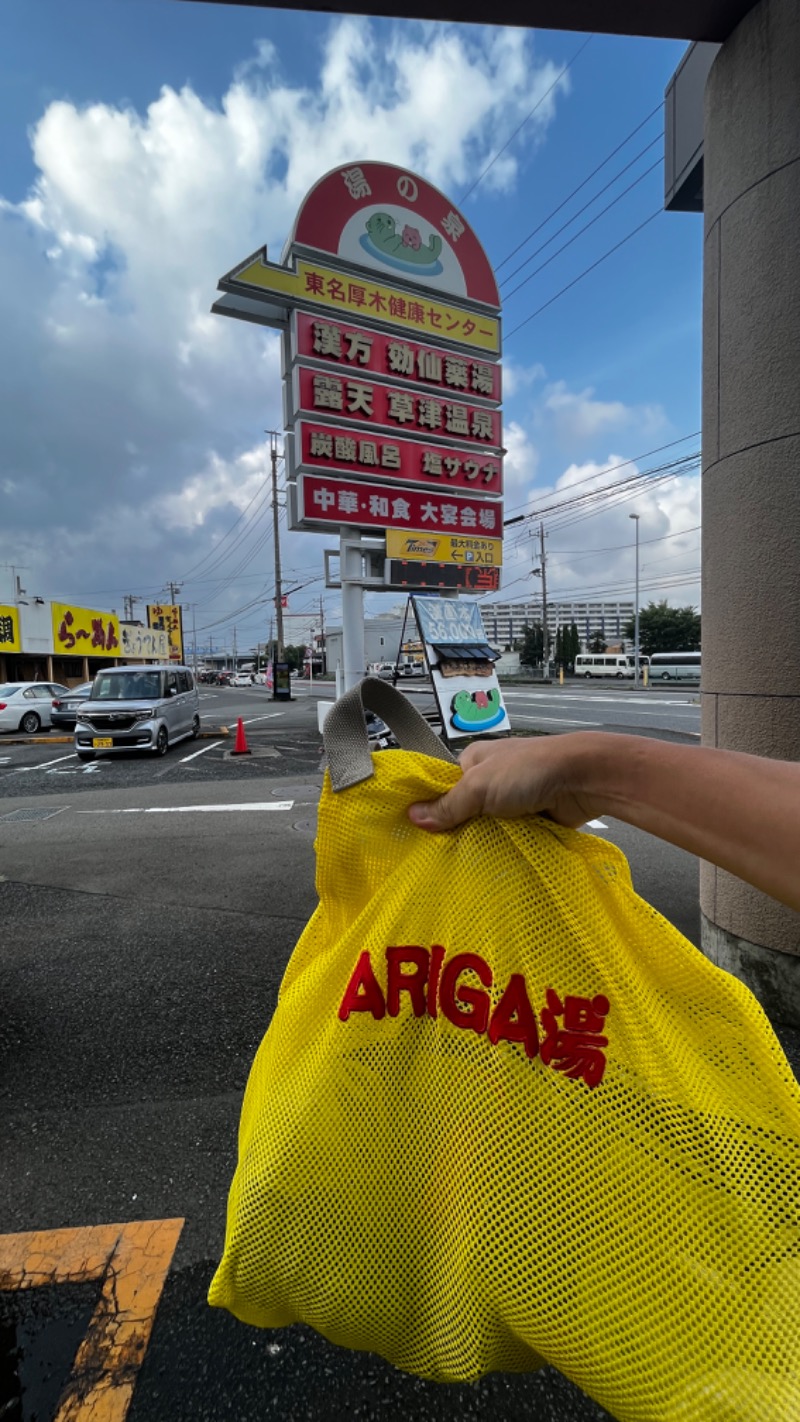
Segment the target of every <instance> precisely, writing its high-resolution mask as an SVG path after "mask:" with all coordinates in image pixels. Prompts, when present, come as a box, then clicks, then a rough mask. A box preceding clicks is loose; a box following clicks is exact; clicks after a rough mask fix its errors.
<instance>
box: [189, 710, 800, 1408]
mask: <svg viewBox="0 0 800 1422" xmlns="http://www.w3.org/2000/svg"><path fill="white" fill-rule="evenodd" d="M362 685H365V684H362ZM368 694H369V697H370V704H375V702H376V698H377V699H380V698H381V697H383V699H384V700H385V696H386V688H385V687H382V689H381V693H380V696H379V695H378V694H377V693H375V691H374V688H373V689H372V690H371V691H369V693H368ZM365 696H366V694H365ZM345 700H347V698H345ZM341 704H342V703H339V705H341ZM376 709H380V710H382V711H383V714H384V715H386V710H385V708H384V707H383V705H380V706H378V705H377V704H376ZM333 714H334V713H333V712H332V713H331V715H333ZM359 715H360V706H359ZM373 760H374V774H373V775H372V777H371V778H370V779H368V780H365V781H361V782H360V783H356V784H353V785H351V788H348V789H346V790H344V791H342V792H340V793H334V792H333V790H332V787H331V782H330V779H329V777H328V776H327V775H326V780H325V785H324V788H323V793H322V799H321V803H320V811H319V830H318V839H317V888H318V893H319V899H320V902H319V907H318V909H317V911H316V913H315V914H314V917H313V918H312V919H311V921H310V923H309V924H308V927H307V928H306V930H305V932H304V933H303V936H302V938H301V939H300V942H299V943H298V945H297V948H296V950H295V952H294V954H293V956H292V959H291V961H290V963H289V966H288V968H287V971H286V975H285V977H284V980H283V984H282V986H281V991H280V996H279V1000H278V1005H277V1008H276V1011H275V1015H274V1017H273V1020H272V1022H271V1024H270V1027H269V1030H268V1031H267V1034H266V1036H265V1038H264V1040H263V1042H262V1044H261V1046H260V1048H259V1050H258V1054H257V1056H256V1059H255V1062H254V1065H253V1068H252V1072H251V1075H250V1079H249V1082H248V1086H247V1090H246V1094H245V1099H244V1105H243V1110H242V1119H241V1128H240V1137H239V1163H238V1167H237V1170H236V1174H235V1177H234V1180H233V1184H232V1188H231V1193H230V1200H229V1207H228V1222H227V1232H226V1240H225V1250H224V1255H223V1258H222V1262H221V1263H220V1266H219V1269H218V1270H217V1273H216V1276H215V1278H214V1280H213V1283H212V1286H211V1291H210V1296H209V1298H210V1302H211V1303H212V1304H214V1305H218V1306H221V1307H224V1308H227V1309H229V1310H230V1311H231V1312H232V1313H233V1314H235V1315H236V1316H237V1317H238V1318H239V1319H241V1320H243V1321H244V1322H246V1323H251V1324H256V1325H260V1326H264V1327H271V1328H273V1327H277V1326H281V1325H284V1324H289V1323H292V1322H295V1321H297V1320H302V1321H303V1322H305V1323H308V1324H311V1325H312V1326H313V1327H314V1328H315V1329H317V1330H318V1331H319V1332H320V1333H322V1334H323V1335H324V1336H325V1337H326V1338H328V1339H330V1340H331V1341H332V1342H334V1343H339V1344H343V1345H345V1346H347V1347H349V1348H357V1349H368V1350H372V1351H374V1352H377V1353H379V1354H382V1356H383V1357H384V1358H386V1359H388V1360H389V1361H390V1362H391V1363H393V1364H395V1365H396V1366H397V1367H399V1368H402V1369H405V1370H406V1371H408V1372H411V1373H415V1374H418V1375H420V1376H422V1377H426V1378H431V1379H438V1380H441V1381H445V1382H448V1381H449V1382H462V1381H465V1380H469V1379H475V1378H478V1377H480V1376H481V1375H482V1374H484V1373H486V1372H488V1371H491V1370H495V1369H502V1370H508V1371H526V1370H531V1369H534V1368H536V1367H538V1366H540V1365H541V1364H542V1362H545V1361H546V1362H549V1363H552V1364H554V1365H555V1366H556V1367H557V1368H559V1369H560V1370H561V1371H562V1372H563V1373H565V1374H566V1375H567V1376H568V1377H570V1378H572V1379H573V1380H574V1382H575V1383H577V1384H578V1385H579V1386H580V1387H581V1388H583V1389H584V1390H585V1392H587V1393H588V1394H589V1395H590V1396H591V1397H593V1398H594V1399H596V1401H598V1402H599V1403H601V1404H602V1405H603V1406H604V1407H605V1408H607V1409H608V1410H609V1411H610V1412H611V1413H612V1414H613V1415H614V1416H615V1417H617V1418H619V1419H620V1422H627V1419H630V1422H739V1420H740V1419H741V1422H756V1419H757V1422H790V1419H796V1418H798V1417H800V1378H799V1377H798V1347H799V1344H798V1340H799V1339H800V1191H799V1190H798V1186H799V1185H800V1164H799V1159H798V1141H799V1140H800V1090H798V1087H797V1085H796V1083H795V1081H794V1078H793V1076H792V1073H791V1071H790V1068H789V1066H788V1063H787V1062H786V1059H785V1057H784V1055H783V1053H782V1051H781V1048H780V1045H779V1043H778V1041H777V1039H776V1038H775V1036H774V1034H773V1032H772V1030H771V1028H770V1026H769V1023H768V1021H767V1019H766V1017H765V1016H764V1013H763V1012H762V1010H761V1008H760V1006H759V1005H758V1003H757V1002H756V1000H755V998H754V997H753V996H752V995H751V993H750V992H749V991H748V990H747V989H746V988H745V987H744V986H743V985H742V984H741V983H739V982H738V981H736V980H735V979H734V978H732V977H730V976H728V975H727V974H725V973H723V972H722V971H720V970H719V969H718V968H716V967H714V966H713V965H712V964H711V963H710V962H708V960H707V959H706V958H705V957H704V956H703V955H702V954H701V953H700V952H699V951H698V950H697V949H695V948H694V947H693V946H692V945H691V944H690V943H689V942H688V941H687V940H686V939H685V938H683V937H682V936H681V935H680V934H679V933H678V932H677V930H676V929H675V928H673V927H672V926H671V925H670V924H669V923H668V922H666V920H665V919H664V918H662V917H661V915H660V914H658V913H657V912H656V911H655V910H654V909H652V908H651V907H650V906H649V905H648V904H646V903H645V902H644V901H643V900H642V899H640V898H639V897H638V896H637V895H636V894H635V893H634V891H633V888H632V885H631V880H630V874H629V870H628V865H627V862H626V860H625V858H624V856H623V855H622V854H621V853H620V852H619V850H617V849H616V848H615V847H614V846H612V845H610V844H608V843H606V842H604V841H603V840H600V839H598V838H594V837H592V836H590V835H588V834H584V833H579V832H576V831H571V830H567V829H563V828H560V827H559V826H557V825H555V824H552V823H550V822H549V821H548V820H546V819H542V818H534V817H530V818H524V819H519V820H514V821H500V820H492V819H479V820H475V821H472V822H471V823H468V824H466V825H464V826H463V827H462V828H460V829H458V830H456V831H455V832H453V833H451V834H448V835H441V836H434V835H429V834H426V833H425V832H424V831H421V830H418V829H416V828H415V827H413V826H412V825H411V824H410V823H409V821H408V819H407V817H406V810H407V807H408V805H409V804H410V803H412V801H414V800H424V799H430V798H433V797H434V796H436V795H439V794H442V793H443V792H444V791H445V790H447V789H448V788H449V787H450V786H452V785H453V784H454V782H455V781H456V780H457V778H458V775H459V771H458V769H457V768H456V767H455V766H454V765H448V764H445V763H443V762H442V761H441V760H435V759H432V758H430V757H428V756H424V755H420V754H418V753H415V752H408V751H405V750H398V751H389V752H382V753H380V754H377V755H375V756H374V757H373Z"/></svg>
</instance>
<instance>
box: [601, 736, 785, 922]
mask: <svg viewBox="0 0 800 1422" xmlns="http://www.w3.org/2000/svg"><path fill="white" fill-rule="evenodd" d="M581 739H583V737H582V738H581ZM586 739H587V741H588V740H589V739H590V740H591V742H592V744H591V746H589V745H584V746H583V747H582V748H581V749H580V751H579V754H580V757H581V760H582V769H581V772H580V779H581V782H582V784H583V785H584V786H585V788H586V794H587V796H588V798H589V799H591V801H592V802H593V803H599V804H601V805H602V806H603V809H604V811H605V813H607V814H609V815H613V816H614V817H616V818H617V819H620V820H624V821H625V822H626V823H627V824H631V825H635V826H636V827H637V828H638V829H643V830H647V831H649V832H650V833H651V834H654V835H658V836H659V837H660V838H661V839H666V840H669V842H670V843H671V844H675V845H678V846H679V847H680V848H681V849H686V850H689V852H690V853H692V854H696V855H698V856H699V857H700V858H701V859H706V860H708V861H709V862H710V863H712V864H716V865H718V866H719V867H720V868H722V869H727V870H728V871H729V872H730V873H731V874H736V875H737V876H738V877H739V878H741V879H744V880H746V881H747V882H748V883H750V884H753V885H754V886H755V887H756V888H758V889H761V890H763V892H764V893H767V894H771V895H772V896H773V897H774V898H776V899H779V900H780V901H781V902H782V903H785V904H788V905H789V907H791V908H794V909H798V910H800V765H798V764H796V763H791V764H787V763H786V762H783V761H775V760H769V759H766V758H763V757H761V756H750V755H742V754H740V753H738V752H735V751H718V750H710V749H706V748H704V747H700V746H698V747H696V748H695V747H687V746H678V745H671V744H669V743H667V742H664V741H657V740H652V739H649V738H645V737H637V736H616V735H608V734H605V735H604V734H597V735H593V736H591V737H587V738H586Z"/></svg>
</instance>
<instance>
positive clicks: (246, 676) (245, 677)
mask: <svg viewBox="0 0 800 1422" xmlns="http://www.w3.org/2000/svg"><path fill="white" fill-rule="evenodd" d="M228 685H229V686H252V685H253V676H252V673H251V672H237V673H236V675H235V676H232V677H231V679H230V681H229V682H228Z"/></svg>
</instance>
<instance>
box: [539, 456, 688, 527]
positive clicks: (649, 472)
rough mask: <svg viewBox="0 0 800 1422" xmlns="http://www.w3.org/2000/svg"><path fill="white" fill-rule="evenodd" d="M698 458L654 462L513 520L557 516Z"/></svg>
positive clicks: (668, 474) (605, 471)
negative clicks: (662, 462) (647, 466)
mask: <svg viewBox="0 0 800 1422" xmlns="http://www.w3.org/2000/svg"><path fill="white" fill-rule="evenodd" d="M699 458H700V455H699V453H695V454H685V455H683V456H682V457H681V458H680V459H674V460H671V461H669V462H668V463H666V464H656V465H654V466H653V468H652V469H641V470H637V472H636V473H635V474H628V475H626V477H625V478H624V479H615V480H613V481H612V482H611V483H610V484H602V485H601V486H600V488H599V489H585V490H584V491H583V493H580V494H576V495H574V496H573V495H572V494H569V496H568V497H567V498H564V499H557V500H556V502H555V503H551V504H544V505H543V506H541V507H539V508H537V509H534V510H533V511H532V512H531V513H529V514H520V515H519V516H518V517H517V518H516V519H515V520H514V522H515V523H527V522H529V521H530V520H531V519H538V518H545V517H547V515H548V514H551V515H553V516H555V517H557V516H558V515H559V514H560V513H562V512H564V511H565V510H567V509H569V508H574V507H576V506H578V505H585V504H587V503H591V502H593V501H596V500H599V499H603V498H605V497H607V496H608V495H610V494H613V493H615V492H616V491H617V490H618V489H621V488H624V487H629V486H630V485H632V484H640V483H646V482H647V481H648V480H649V479H650V478H651V477H652V476H653V475H656V474H660V475H663V476H664V477H666V478H672V477H673V476H674V475H675V474H676V473H682V472H685V470H684V466H685V465H687V464H695V463H696V462H697V460H699ZM628 462H629V463H633V462H634V461H633V460H630V461H628ZM621 467H622V466H621V465H620V466H616V465H612V466H611V467H610V468H609V469H602V470H599V471H598V472H597V473H596V474H594V475H591V476H590V477H591V478H594V479H597V478H599V477H600V475H601V474H610V473H613V472H615V470H616V469H617V468H621ZM577 482H580V483H584V482H586V481H584V480H580V481H576V483H577ZM572 487H575V486H572Z"/></svg>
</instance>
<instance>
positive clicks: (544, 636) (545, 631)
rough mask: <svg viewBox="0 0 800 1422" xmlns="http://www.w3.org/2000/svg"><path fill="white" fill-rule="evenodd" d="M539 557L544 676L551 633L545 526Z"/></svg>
mask: <svg viewBox="0 0 800 1422" xmlns="http://www.w3.org/2000/svg"><path fill="white" fill-rule="evenodd" d="M539 550H540V551H539V557H540V560H541V565H542V566H541V574H542V675H543V676H544V677H545V678H547V677H548V676H549V674H550V632H549V630H548V626H547V568H546V564H545V554H544V524H543V523H540V524H539Z"/></svg>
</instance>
